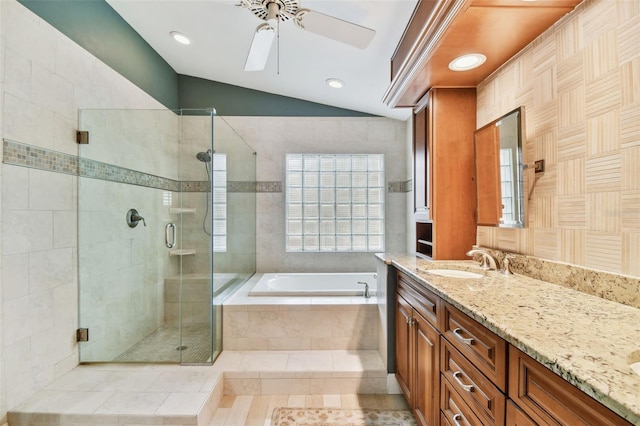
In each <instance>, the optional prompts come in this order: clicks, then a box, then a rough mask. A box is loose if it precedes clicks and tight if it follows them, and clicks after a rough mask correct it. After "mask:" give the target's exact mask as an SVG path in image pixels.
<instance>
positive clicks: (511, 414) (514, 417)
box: [506, 401, 537, 426]
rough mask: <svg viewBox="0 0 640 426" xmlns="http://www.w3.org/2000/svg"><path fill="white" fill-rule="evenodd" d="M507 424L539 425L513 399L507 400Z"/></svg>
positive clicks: (514, 425)
mask: <svg viewBox="0 0 640 426" xmlns="http://www.w3.org/2000/svg"><path fill="white" fill-rule="evenodd" d="M506 425H507V426H537V424H536V422H534V421H533V420H531V419H530V418H529V416H527V415H526V414H525V413H524V411H522V410H521V409H519V408H518V406H517V405H516V404H514V403H513V401H509V402H507V423H506Z"/></svg>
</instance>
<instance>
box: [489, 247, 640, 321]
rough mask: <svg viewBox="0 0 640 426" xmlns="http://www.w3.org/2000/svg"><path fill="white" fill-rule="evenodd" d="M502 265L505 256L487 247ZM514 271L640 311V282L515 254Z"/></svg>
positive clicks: (638, 279) (512, 266)
mask: <svg viewBox="0 0 640 426" xmlns="http://www.w3.org/2000/svg"><path fill="white" fill-rule="evenodd" d="M483 248H484V249H485V250H487V251H489V252H490V253H491V254H492V255H493V256H494V257H495V258H496V259H497V260H499V261H500V263H502V260H503V259H504V256H505V254H506V253H505V252H503V251H501V250H497V249H491V248H487V247H483ZM514 256H515V257H514V258H513V259H510V266H511V271H512V272H513V273H516V274H520V275H524V276H527V277H531V278H535V279H538V280H542V281H547V282H550V283H554V284H558V285H561V286H564V287H568V288H571V289H574V290H577V291H581V292H583V293H588V294H591V295H594V296H598V297H601V298H603V299H607V300H611V301H613V302H618V303H622V304H624V305H629V306H633V307H635V308H638V309H640V278H636V277H631V276H627V275H620V274H614V273H611V272H604V271H597V270H594V269H589V268H585V267H582V266H577V265H570V264H568V263H561V262H554V261H551V260H546V259H540V258H537V257H533V256H525V255H522V254H514Z"/></svg>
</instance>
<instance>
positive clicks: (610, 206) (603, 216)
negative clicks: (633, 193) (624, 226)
mask: <svg viewBox="0 0 640 426" xmlns="http://www.w3.org/2000/svg"><path fill="white" fill-rule="evenodd" d="M620 201H621V200H620V193H619V192H596V193H593V194H589V195H588V196H587V214H588V230H589V231H600V232H609V233H617V232H620V227H621V220H620V219H621V215H620V211H621V210H620V206H621V204H620Z"/></svg>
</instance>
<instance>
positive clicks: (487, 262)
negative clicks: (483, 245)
mask: <svg viewBox="0 0 640 426" xmlns="http://www.w3.org/2000/svg"><path fill="white" fill-rule="evenodd" d="M474 254H479V255H482V261H481V262H480V267H481V268H482V269H489V270H492V271H495V270H497V269H498V266H497V265H496V260H495V259H494V258H493V256H491V255H490V254H489V253H488V252H487V251H486V250H483V249H471V250H469V251H468V252H467V256H471V257H473V255H474Z"/></svg>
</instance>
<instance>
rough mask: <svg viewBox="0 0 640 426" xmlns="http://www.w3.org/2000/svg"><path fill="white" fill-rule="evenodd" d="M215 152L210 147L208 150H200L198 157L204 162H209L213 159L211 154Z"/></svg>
mask: <svg viewBox="0 0 640 426" xmlns="http://www.w3.org/2000/svg"><path fill="white" fill-rule="evenodd" d="M212 153H213V152H212V151H211V150H210V149H208V150H207V151H206V152H199V153H197V154H196V158H197V159H198V160H200V161H202V162H203V163H209V162H210V161H211V154H212Z"/></svg>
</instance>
